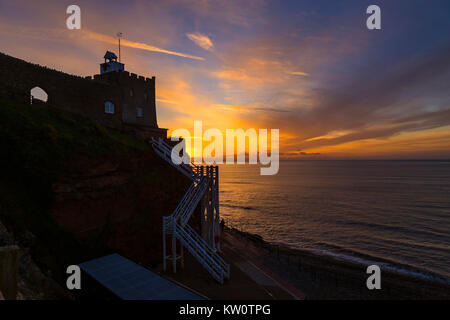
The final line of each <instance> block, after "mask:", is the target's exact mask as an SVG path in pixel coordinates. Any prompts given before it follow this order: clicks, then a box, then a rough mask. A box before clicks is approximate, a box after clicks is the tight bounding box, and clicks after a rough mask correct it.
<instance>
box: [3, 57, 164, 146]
mask: <svg viewBox="0 0 450 320" xmlns="http://www.w3.org/2000/svg"><path fill="white" fill-rule="evenodd" d="M0 71H1V72H2V77H0V98H5V99H7V100H13V101H17V102H21V103H30V101H31V103H33V102H34V103H36V102H38V103H43V102H44V101H37V99H39V97H33V94H32V90H33V88H36V87H38V88H41V89H42V90H43V91H44V92H45V93H46V95H47V101H45V103H47V104H48V105H49V106H51V107H56V108H60V109H64V110H67V111H70V112H73V113H77V114H81V115H83V116H86V117H89V118H91V119H93V120H95V121H98V122H100V123H101V124H103V125H105V126H107V127H112V128H116V129H119V130H122V131H125V132H130V133H133V134H136V135H137V136H139V137H141V138H144V139H148V138H149V137H152V136H154V137H164V138H165V137H166V135H167V129H161V128H158V123H157V118H156V102H155V101H156V96H155V77H152V78H146V77H143V76H138V75H136V74H134V73H129V72H128V71H125V65H124V64H123V63H121V62H118V61H117V56H116V55H115V54H114V53H113V52H109V51H108V52H106V54H105V56H104V63H101V64H100V73H99V74H96V75H94V76H93V77H92V76H88V77H84V78H83V77H79V76H74V75H69V74H66V73H63V72H60V71H57V70H53V69H49V68H47V67H43V66H40V65H36V64H32V63H29V62H26V61H23V60H20V59H17V58H14V57H11V56H8V55H5V54H2V53H0Z"/></svg>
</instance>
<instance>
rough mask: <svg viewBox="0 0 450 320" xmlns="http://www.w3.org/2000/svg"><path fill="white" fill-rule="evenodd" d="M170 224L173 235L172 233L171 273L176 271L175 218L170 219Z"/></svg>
mask: <svg viewBox="0 0 450 320" xmlns="http://www.w3.org/2000/svg"><path fill="white" fill-rule="evenodd" d="M172 226H173V230H172V231H173V235H172V259H173V260H172V266H173V273H177V238H176V232H177V224H176V220H175V219H172Z"/></svg>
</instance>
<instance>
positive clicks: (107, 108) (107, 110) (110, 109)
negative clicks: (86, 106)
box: [105, 101, 114, 114]
mask: <svg viewBox="0 0 450 320" xmlns="http://www.w3.org/2000/svg"><path fill="white" fill-rule="evenodd" d="M105 113H110V114H114V104H113V103H112V102H110V101H106V102H105Z"/></svg>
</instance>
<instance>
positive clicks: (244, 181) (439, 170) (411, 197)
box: [220, 161, 450, 282]
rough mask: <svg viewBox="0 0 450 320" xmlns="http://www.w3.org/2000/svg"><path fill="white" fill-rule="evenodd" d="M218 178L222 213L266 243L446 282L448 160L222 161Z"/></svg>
mask: <svg viewBox="0 0 450 320" xmlns="http://www.w3.org/2000/svg"><path fill="white" fill-rule="evenodd" d="M220 179H221V180H220V197H221V198H220V202H221V214H222V217H224V218H225V219H226V220H228V221H230V222H232V223H234V224H240V225H241V226H242V227H243V228H244V229H245V230H246V231H249V232H252V233H256V234H259V235H261V236H262V237H263V238H264V239H265V240H267V241H270V242H281V243H284V244H286V245H289V246H291V247H295V248H306V249H311V250H314V251H317V252H318V253H321V254H329V255H334V256H336V257H337V258H341V259H353V260H362V261H363V262H367V261H371V262H373V261H375V262H379V261H384V262H387V263H384V264H382V265H384V266H385V267H386V268H396V269H397V270H401V271H402V272H410V273H411V270H409V271H408V270H407V269H408V268H406V269H405V270H403V268H401V267H400V265H407V266H411V267H413V269H417V270H420V271H421V272H419V273H417V275H418V276H428V275H427V273H428V272H433V273H437V274H439V275H440V276H442V277H443V278H444V279H446V280H447V281H449V282H450V162H445V161H285V162H281V164H280V171H279V173H278V175H276V176H260V175H259V168H258V167H257V166H249V165H222V166H221V167H220Z"/></svg>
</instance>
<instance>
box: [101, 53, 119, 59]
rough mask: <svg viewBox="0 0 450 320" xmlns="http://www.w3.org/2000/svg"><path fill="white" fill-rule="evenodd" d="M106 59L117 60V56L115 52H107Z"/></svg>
mask: <svg viewBox="0 0 450 320" xmlns="http://www.w3.org/2000/svg"><path fill="white" fill-rule="evenodd" d="M104 58H105V59H110V60H113V59H115V60H117V56H116V54H115V53H114V52H111V51H106V53H105V56H104Z"/></svg>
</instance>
